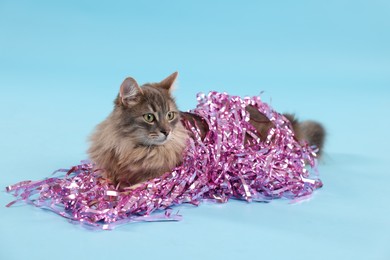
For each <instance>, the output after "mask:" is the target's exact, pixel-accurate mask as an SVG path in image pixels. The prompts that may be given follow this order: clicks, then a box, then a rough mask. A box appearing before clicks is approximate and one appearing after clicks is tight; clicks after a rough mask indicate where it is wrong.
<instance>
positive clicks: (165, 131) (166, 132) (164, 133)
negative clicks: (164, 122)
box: [160, 129, 170, 136]
mask: <svg viewBox="0 0 390 260" xmlns="http://www.w3.org/2000/svg"><path fill="white" fill-rule="evenodd" d="M160 132H161V133H162V134H163V135H165V136H168V135H169V133H170V131H168V130H165V129H163V130H160Z"/></svg>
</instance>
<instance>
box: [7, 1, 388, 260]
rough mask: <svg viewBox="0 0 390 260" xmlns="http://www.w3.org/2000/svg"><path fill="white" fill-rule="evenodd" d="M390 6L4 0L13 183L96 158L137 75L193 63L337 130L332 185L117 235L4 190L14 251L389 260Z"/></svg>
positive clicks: (189, 212) (187, 72) (195, 85)
mask: <svg viewBox="0 0 390 260" xmlns="http://www.w3.org/2000/svg"><path fill="white" fill-rule="evenodd" d="M389 29H390V2H389V1H385V0H383V1H379V0H377V1H343V0H337V1H333V0H331V1H240V2H239V1H226V0H225V1H199V0H198V1H115V2H114V1H61V2H60V1H11V0H9V1H8V0H6V1H4V0H0V88H1V92H0V93H1V94H0V95H1V96H0V120H1V121H0V122H1V123H0V142H1V143H0V162H1V164H0V165H1V177H0V186H1V187H5V186H7V185H10V184H13V183H16V182H18V181H21V180H25V179H33V180H37V179H42V178H45V177H47V176H48V175H49V174H50V173H51V172H52V171H53V170H55V169H58V168H63V167H68V166H71V165H74V164H77V163H78V162H79V161H80V160H81V159H84V158H86V154H85V151H86V149H87V147H88V143H87V141H86V140H87V137H88V135H89V134H90V132H91V131H92V129H93V127H94V126H95V125H96V124H97V123H98V122H100V121H101V120H103V119H104V118H105V117H106V116H107V114H108V113H109V112H110V111H111V108H112V100H113V99H114V97H115V96H116V94H117V91H118V88H119V85H120V83H121V82H122V80H123V79H124V78H125V77H126V76H133V77H134V78H136V79H137V80H138V81H139V83H145V82H147V81H158V80H161V79H163V78H164V77H165V76H168V75H169V74H170V73H172V72H174V71H176V70H178V71H179V73H180V76H179V77H180V79H179V88H178V89H177V91H176V97H177V101H178V104H179V106H180V108H181V109H182V110H187V109H190V108H193V107H194V106H195V104H196V99H195V94H196V93H197V92H200V91H202V92H208V91H210V90H217V91H227V92H229V93H231V94H237V95H241V96H245V95H257V94H259V93H260V92H261V91H265V93H264V94H263V100H264V101H267V102H269V103H271V104H272V105H273V106H274V108H275V109H276V110H278V111H281V112H295V113H296V114H297V115H298V116H299V117H300V118H302V119H308V118H313V119H317V120H320V121H322V122H323V123H324V125H325V126H326V128H327V130H328V141H327V144H326V150H325V156H324V160H323V162H322V164H321V165H320V172H321V177H322V180H323V182H324V187H323V188H322V189H321V190H319V191H317V192H316V193H315V195H314V196H313V198H312V199H311V200H310V201H306V202H304V203H300V204H294V205H290V204H288V202H287V201H281V200H279V201H274V202H272V203H270V204H258V203H250V204H249V203H245V202H241V201H230V202H229V203H227V204H223V205H216V204H206V203H205V204H202V205H201V206H200V207H197V208H196V207H192V206H182V207H179V208H178V209H180V212H181V214H182V215H184V219H183V221H181V222H170V223H139V224H130V225H125V226H122V227H119V228H117V229H115V230H114V231H110V232H93V231H89V230H86V229H84V228H82V227H80V226H77V225H72V224H69V223H68V222H67V221H66V220H65V219H63V218H61V217H59V216H57V215H55V214H52V213H50V212H47V211H44V210H40V209H37V208H33V207H31V206H26V205H24V204H20V205H19V206H14V207H12V208H5V207H4V205H5V204H7V203H8V202H10V201H11V200H12V197H11V196H10V195H9V194H6V193H5V192H3V191H2V192H1V193H0V220H1V221H0V259H7V260H8V259H168V258H170V259H390V249H389V244H390V220H389V214H390V206H389V199H388V198H389V182H390V171H389V165H388V164H389V152H388V149H389V147H390V142H389V134H388V133H389V127H390V123H389V111H390V48H389V46H390V30H389Z"/></svg>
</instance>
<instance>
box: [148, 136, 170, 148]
mask: <svg viewBox="0 0 390 260" xmlns="http://www.w3.org/2000/svg"><path fill="white" fill-rule="evenodd" d="M167 142H169V138H166V139H163V140H156V139H154V140H150V141H148V142H146V143H144V145H146V146H161V145H164V144H166V143H167Z"/></svg>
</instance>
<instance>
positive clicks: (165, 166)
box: [88, 72, 325, 186]
mask: <svg viewBox="0 0 390 260" xmlns="http://www.w3.org/2000/svg"><path fill="white" fill-rule="evenodd" d="M176 77H177V72H175V73H173V74H172V75H170V76H169V77H167V78H166V79H164V80H163V81H161V82H159V83H151V84H150V83H148V84H145V85H143V86H142V87H139V86H138V84H137V82H136V81H135V80H134V79H133V78H127V79H125V80H124V82H123V83H122V85H121V87H120V91H119V95H118V97H117V98H116V99H115V102H114V103H115V106H114V110H113V112H112V113H111V114H110V115H109V116H108V117H107V119H106V120H104V121H103V122H102V123H100V124H99V125H98V126H97V127H96V130H95V132H94V133H93V134H92V136H91V138H90V141H91V146H90V148H89V150H88V153H89V155H90V158H91V159H92V160H93V161H94V162H95V163H96V165H97V167H98V168H99V169H102V170H104V172H105V175H106V177H107V178H109V179H111V181H112V182H113V183H116V184H118V183H119V184H121V185H122V186H127V185H134V184H137V183H139V182H142V181H145V180H148V179H151V178H155V177H158V176H161V175H162V174H163V173H165V172H168V171H170V170H171V169H172V168H174V167H175V166H176V165H178V164H179V163H180V162H181V159H182V153H183V151H184V148H185V146H186V142H187V138H188V137H189V133H188V132H187V131H186V129H185V128H184V127H183V125H182V124H181V122H180V118H181V117H183V118H185V119H186V121H188V122H190V123H193V124H194V125H195V124H196V126H197V127H198V128H199V131H200V133H201V137H202V138H204V137H205V135H206V134H207V131H208V126H207V124H206V123H205V122H204V120H203V119H202V118H201V117H199V116H197V115H194V114H191V113H186V112H180V111H179V110H178V108H177V106H176V103H175V101H174V99H173V97H172V95H171V91H172V88H173V85H174V82H175V80H176ZM246 110H247V111H248V113H249V115H250V121H249V122H250V123H251V124H252V125H253V126H254V127H255V128H256V129H257V132H258V133H259V135H260V138H262V137H265V136H266V135H267V133H268V130H269V129H270V128H271V127H272V126H273V124H272V122H271V121H270V120H269V119H268V118H267V117H266V116H265V115H263V114H262V113H260V112H259V111H258V110H257V109H256V108H255V107H252V106H248V107H247V108H246ZM168 113H174V119H172V120H169V119H168ZM148 114H152V115H153V116H154V118H155V120H154V121H153V122H147V121H146V119H145V118H144V116H145V115H148ZM170 115H171V114H170ZM285 116H286V117H287V118H288V119H289V120H290V122H291V124H292V127H293V129H294V131H295V134H296V137H297V138H298V139H299V140H306V141H307V142H309V143H310V144H313V145H316V146H317V147H319V148H320V151H321V150H322V147H323V143H324V138H325V130H324V128H323V127H322V126H321V124H319V123H317V122H313V121H305V122H302V123H299V122H298V121H297V120H296V119H295V118H294V116H292V115H289V114H286V115H285ZM247 138H250V137H249V136H248V137H247Z"/></svg>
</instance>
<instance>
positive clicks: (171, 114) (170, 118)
mask: <svg viewBox="0 0 390 260" xmlns="http://www.w3.org/2000/svg"><path fill="white" fill-rule="evenodd" d="M167 118H168V120H169V121H171V120H173V119H174V118H175V112H172V111H170V112H168V114H167Z"/></svg>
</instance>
